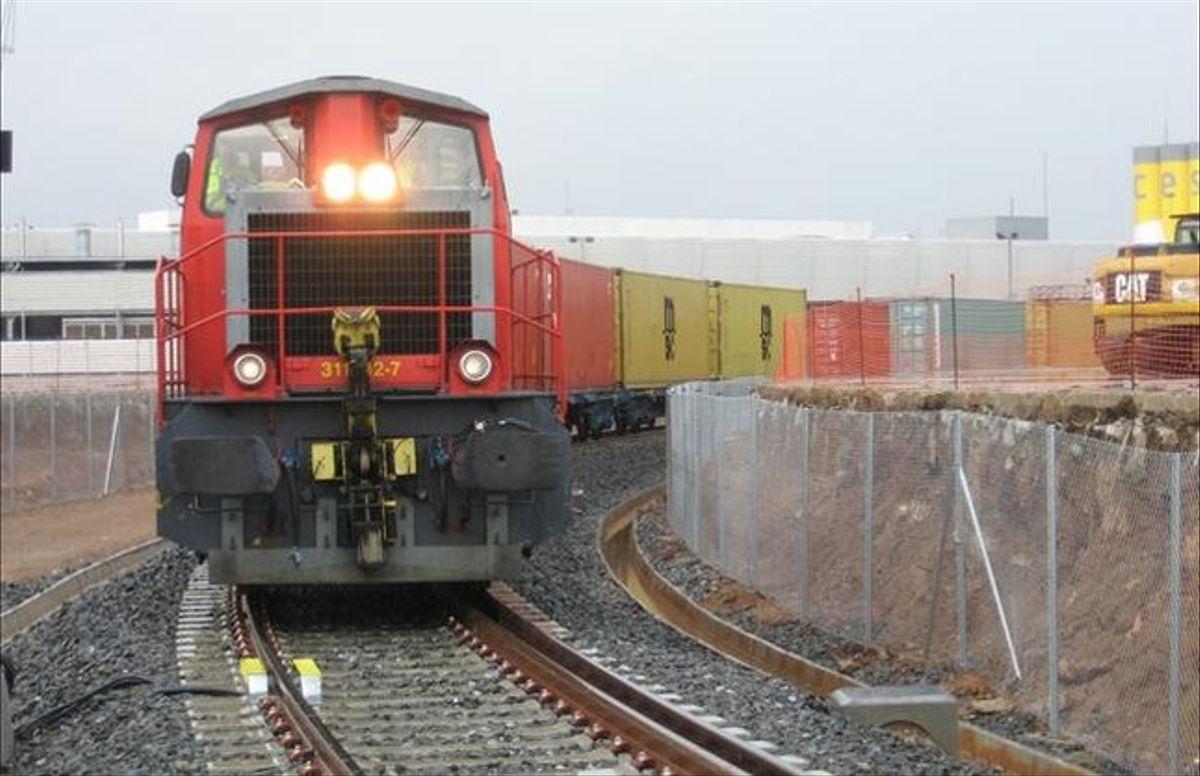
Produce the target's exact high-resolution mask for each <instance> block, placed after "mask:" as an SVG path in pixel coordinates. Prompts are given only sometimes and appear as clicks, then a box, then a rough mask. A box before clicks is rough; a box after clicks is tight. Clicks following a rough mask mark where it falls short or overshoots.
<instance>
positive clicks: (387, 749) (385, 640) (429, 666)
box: [193, 585, 806, 775]
mask: <svg viewBox="0 0 1200 776" xmlns="http://www.w3.org/2000/svg"><path fill="white" fill-rule="evenodd" d="M317 595H318V596H322V595H327V596H328V597H327V598H326V600H324V601H323V602H320V603H317V604H316V605H314V602H313V600H312V598H311V597H308V596H306V597H304V598H299V597H285V596H280V595H278V594H266V595H263V594H257V593H255V594H248V593H244V592H236V593H234V595H233V596H231V598H230V599H229V601H228V606H227V610H228V611H229V612H231V613H232V616H231V617H230V618H229V619H228V622H227V623H224V624H227V625H228V626H229V635H228V637H227V645H231V646H232V647H233V652H236V653H237V654H239V655H242V656H251V655H253V656H256V657H258V658H259V659H261V660H262V662H263V663H264V665H265V668H266V669H267V672H268V673H269V674H270V676H271V681H272V691H271V694H270V695H268V696H266V697H264V698H262V699H261V701H260V702H259V708H260V709H261V711H262V713H263V714H264V715H265V717H266V721H267V723H268V726H269V728H270V730H271V732H272V733H273V735H274V737H275V741H276V742H277V746H276V749H275V752H274V754H268V753H266V752H265V751H264V749H263V747H262V746H261V744H262V738H261V736H258V737H256V736H254V735H249V728H248V726H247V727H246V728H245V729H243V728H242V726H241V725H240V724H238V725H234V724H232V723H230V722H228V720H232V719H235V718H236V719H239V720H242V719H246V709H249V708H252V707H250V706H248V705H245V706H243V708H241V709H233V708H232V707H231V708H229V709H226V711H225V716H226V720H227V722H226V724H225V727H224V728H222V731H221V735H224V736H225V738H224V739H221V738H220V735H217V731H215V730H214V729H213V728H212V725H213V724H214V723H213V718H212V717H211V716H210V717H204V718H201V717H199V716H194V717H193V720H194V721H195V722H199V723H200V724H199V725H198V735H201V736H204V737H206V739H207V740H208V741H209V743H210V744H219V746H214V747H212V751H211V752H210V754H212V753H215V752H216V751H217V750H218V749H220V750H221V751H222V752H223V754H222V755H221V756H220V757H218V758H213V759H210V761H209V770H210V772H224V771H232V770H236V769H238V768H241V769H242V770H255V771H257V772H298V773H302V774H311V775H315V774H319V773H325V774H340V773H348V774H355V773H392V772H400V771H405V772H457V773H472V772H476V773H483V772H486V773H497V772H520V773H539V772H560V773H561V772H580V771H588V772H593V773H604V772H608V773H636V772H639V771H656V772H659V773H664V774H671V773H685V772H686V773H749V772H753V773H803V772H806V771H804V769H803V767H802V765H803V763H801V762H800V761H798V760H796V759H795V758H788V757H781V756H777V755H775V754H773V753H772V752H771V751H769V749H768V748H765V747H764V744H763V743H762V742H753V741H748V740H746V739H744V738H739V737H738V736H737V735H735V734H734V733H732V732H728V731H727V730H725V729H722V727H720V721H711V720H705V719H704V718H703V716H702V715H699V716H698V715H697V713H696V712H695V710H694V709H693V710H688V709H687V708H680V707H679V706H678V705H676V704H675V703H674V702H673V699H672V698H671V696H670V695H669V694H667V695H666V696H665V697H664V695H663V694H660V693H656V692H653V691H651V689H647V688H642V687H640V686H638V685H637V684H636V683H634V682H633V681H631V680H630V679H629V678H627V677H625V676H623V675H621V674H619V673H617V672H616V671H613V670H610V669H609V668H606V667H605V666H604V665H602V664H601V663H602V661H601V659H599V658H597V657H596V656H594V655H591V654H588V651H587V650H582V649H576V648H575V647H573V646H571V645H570V644H569V643H568V642H569V639H570V636H569V634H567V633H565V632H564V631H563V630H562V629H561V628H559V627H558V626H557V625H555V624H554V623H553V622H551V621H549V620H548V619H547V618H546V617H545V616H544V615H542V614H541V613H540V612H538V611H537V610H536V609H535V608H533V607H532V606H531V605H530V604H528V603H527V602H525V601H524V600H523V599H522V598H520V597H519V596H518V595H516V594H515V593H514V592H513V591H511V590H510V589H508V588H507V587H506V586H504V585H493V586H492V587H491V588H490V589H489V590H487V591H482V590H478V589H474V590H468V591H466V592H464V591H463V590H462V589H449V588H440V589H436V590H428V591H425V594H414V593H412V592H411V591H410V592H408V593H394V592H393V593H386V594H381V595H379V596H378V598H377V601H376V603H377V605H376V606H372V605H371V604H370V603H365V604H364V598H367V597H368V596H369V595H370V594H367V595H363V593H362V591H356V592H355V593H353V595H354V596H355V606H353V607H350V606H346V605H343V604H345V603H346V602H345V601H342V600H339V598H338V597H339V596H341V595H351V594H350V593H347V592H346V591H335V592H330V593H325V592H322V593H318V594H317ZM214 624H215V621H214ZM227 652H228V650H227ZM297 658H311V659H313V660H315V661H316V663H317V664H318V665H319V666H321V668H322V691H321V697H320V700H319V701H314V700H312V699H305V697H304V695H303V692H302V691H301V687H300V684H299V682H298V681H297V676H296V674H295V671H294V670H292V666H293V662H292V661H294V660H295V659H297ZM232 665H233V663H232V662H231V661H228V660H227V662H226V665H225V666H224V670H225V671H226V672H229V671H230V670H231V669H232ZM219 671H220V669H218V673H219ZM210 678H211V677H210ZM656 689H658V690H662V689H663V688H656ZM243 703H245V702H244V701H243ZM217 716H218V717H219V716H220V715H217ZM205 724H207V725H208V726H209V729H208V730H205V729H204V726H205ZM234 750H238V751H241V752H242V754H240V755H235V754H232V753H231V752H232V751H234Z"/></svg>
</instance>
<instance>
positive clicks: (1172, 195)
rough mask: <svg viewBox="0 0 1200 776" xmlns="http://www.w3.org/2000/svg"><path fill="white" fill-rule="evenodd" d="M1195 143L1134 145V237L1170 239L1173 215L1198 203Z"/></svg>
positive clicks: (1153, 242)
mask: <svg viewBox="0 0 1200 776" xmlns="http://www.w3.org/2000/svg"><path fill="white" fill-rule="evenodd" d="M1196 157H1197V144H1196V143H1168V144H1165V145H1157V146H1138V147H1136V148H1134V149H1133V241H1134V242H1135V243H1138V244H1141V245H1156V244H1159V243H1164V242H1167V243H1169V242H1173V241H1174V238H1175V223H1174V221H1173V219H1172V218H1171V217H1172V216H1175V215H1179V214H1182V213H1195V212H1196V211H1197V208H1198V207H1200V168H1198V167H1197V165H1198V164H1200V162H1198V161H1197V158H1196Z"/></svg>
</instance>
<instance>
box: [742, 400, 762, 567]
mask: <svg viewBox="0 0 1200 776" xmlns="http://www.w3.org/2000/svg"><path fill="white" fill-rule="evenodd" d="M743 401H745V402H746V414H747V415H749V416H750V433H749V434H748V436H749V437H750V450H751V456H752V457H751V459H750V460H751V466H753V468H752V469H751V470H750V473H751V477H752V479H751V481H750V488H751V490H750V517H751V519H750V520H749V521H748V522H747V525H748V527H749V530H750V540H749V542H747V544H748V545H749V554H750V558H749V560H750V563H749V569H748V571H749V574H750V579H749V580H747V581H748V582H749V584H750V586H751V587H754V588H758V586H759V585H758V531H759V521H760V516H759V512H760V510H761V499H760V498H759V495H758V490H759V477H758V467H759V461H758V408H757V407H756V406H755V404H756V401H755V398H754V396H753V395H750V396H749V397H747V398H745V399H743Z"/></svg>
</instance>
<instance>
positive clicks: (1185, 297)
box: [1171, 278, 1200, 302]
mask: <svg viewBox="0 0 1200 776" xmlns="http://www.w3.org/2000/svg"><path fill="white" fill-rule="evenodd" d="M1171 299H1172V301H1175V302H1194V301H1196V300H1197V299H1200V280H1198V279H1196V278H1179V279H1178V280H1172V281H1171Z"/></svg>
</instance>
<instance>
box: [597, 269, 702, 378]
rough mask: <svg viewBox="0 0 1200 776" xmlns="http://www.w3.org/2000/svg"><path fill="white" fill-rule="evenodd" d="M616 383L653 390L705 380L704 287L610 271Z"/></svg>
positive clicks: (684, 281)
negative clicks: (612, 286) (674, 384)
mask: <svg viewBox="0 0 1200 776" xmlns="http://www.w3.org/2000/svg"><path fill="white" fill-rule="evenodd" d="M613 283H614V284H615V288H614V290H613V305H614V306H615V308H616V309H615V310H614V315H613V322H614V325H615V326H616V329H617V331H616V337H615V340H616V348H617V353H616V364H617V379H618V380H619V381H620V382H621V384H623V385H624V386H625V387H627V388H657V387H662V386H667V385H671V384H673V383H678V382H684V381H687V380H703V379H705V378H707V377H708V373H709V366H708V359H709V347H708V327H709V326H708V283H707V282H705V281H703V280H686V279H684V278H673V277H667V276H664V275H650V274H646V273H641V272H627V271H625V270H615V271H614V273H613Z"/></svg>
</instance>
